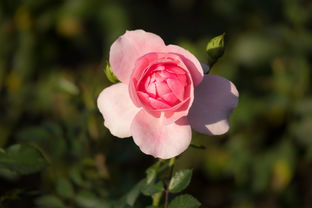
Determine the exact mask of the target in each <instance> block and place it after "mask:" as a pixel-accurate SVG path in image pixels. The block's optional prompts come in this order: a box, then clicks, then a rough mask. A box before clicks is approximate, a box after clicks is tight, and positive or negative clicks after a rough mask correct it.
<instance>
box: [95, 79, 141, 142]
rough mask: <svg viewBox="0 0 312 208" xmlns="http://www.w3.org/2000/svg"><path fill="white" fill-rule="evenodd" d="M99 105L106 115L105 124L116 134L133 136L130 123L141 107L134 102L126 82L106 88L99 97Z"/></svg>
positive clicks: (104, 115)
mask: <svg viewBox="0 0 312 208" xmlns="http://www.w3.org/2000/svg"><path fill="white" fill-rule="evenodd" d="M97 105H98V108H99V110H100V112H101V113H102V115H103V117H104V125H105V126H106V127H107V128H108V129H109V130H110V132H111V133H112V134H113V135H114V136H117V137H120V138H125V137H129V136H131V132H130V125H131V122H132V120H133V118H134V116H135V115H136V114H137V112H138V111H139V110H140V109H139V108H137V107H136V106H135V105H134V104H133V103H132V101H131V99H130V97H129V92H128V86H127V85H126V84H123V83H118V84H114V85H112V86H110V87H107V88H105V89H104V90H103V91H102V92H101V94H100V95H99V97H98V99H97Z"/></svg>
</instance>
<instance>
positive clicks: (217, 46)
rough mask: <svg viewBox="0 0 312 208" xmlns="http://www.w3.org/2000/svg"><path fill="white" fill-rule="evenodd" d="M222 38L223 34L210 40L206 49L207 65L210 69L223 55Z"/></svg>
mask: <svg viewBox="0 0 312 208" xmlns="http://www.w3.org/2000/svg"><path fill="white" fill-rule="evenodd" d="M224 36H225V33H223V34H222V35H219V36H217V37H214V38H212V39H211V40H210V41H209V42H208V44H207V47H206V52H207V54H208V64H209V67H210V68H211V67H212V66H213V65H214V64H215V63H216V62H217V60H218V59H219V58H220V57H221V56H222V55H223V53H224Z"/></svg>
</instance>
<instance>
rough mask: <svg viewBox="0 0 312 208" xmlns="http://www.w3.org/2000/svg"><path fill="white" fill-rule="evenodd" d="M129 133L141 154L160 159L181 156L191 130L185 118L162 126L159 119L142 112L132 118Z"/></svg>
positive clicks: (189, 138)
mask: <svg viewBox="0 0 312 208" xmlns="http://www.w3.org/2000/svg"><path fill="white" fill-rule="evenodd" d="M131 132H132V136H133V140H134V142H135V143H136V144H137V145H138V146H139V147H140V149H141V151H142V152H144V153H145V154H148V155H153V156H154V157H157V158H162V159H168V158H172V157H175V156H177V155H179V154H181V153H182V152H183V151H185V150H186V149H187V147H188V146H189V144H190V142H191V138H192V130H191V127H190V125H189V123H188V121H187V119H186V117H183V118H181V119H179V120H178V121H176V122H175V123H172V124H169V125H164V124H163V121H162V119H161V118H155V117H153V116H152V115H150V114H149V113H147V112H145V111H144V110H141V111H140V112H139V113H138V114H137V115H136V117H135V118H134V120H133V123H132V125H131Z"/></svg>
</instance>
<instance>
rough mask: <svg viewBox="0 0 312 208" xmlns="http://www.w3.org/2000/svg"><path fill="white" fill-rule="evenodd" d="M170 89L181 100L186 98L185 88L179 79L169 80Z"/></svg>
mask: <svg viewBox="0 0 312 208" xmlns="http://www.w3.org/2000/svg"><path fill="white" fill-rule="evenodd" d="M167 84H168V87H169V88H170V89H171V90H172V93H173V94H174V95H175V96H176V97H177V98H178V99H179V100H181V101H182V100H183V98H184V86H183V84H182V83H181V82H180V80H178V79H167Z"/></svg>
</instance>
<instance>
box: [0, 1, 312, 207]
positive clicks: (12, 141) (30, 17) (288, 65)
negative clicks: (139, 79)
mask: <svg viewBox="0 0 312 208" xmlns="http://www.w3.org/2000/svg"><path fill="white" fill-rule="evenodd" d="M311 28H312V2H311V1H310V0H274V1H272V0H248V1H247V0H231V1H227V0H210V1H208V0H206V1H205V0H168V1H164V0H137V1H134V0H132V1H131V0H66V1H65V0H1V1H0V148H2V150H1V149H0V150H1V151H2V152H3V150H4V149H7V148H9V147H11V146H12V145H16V144H21V145H25V144H27V145H32V146H34V147H36V148H37V149H38V150H40V152H41V154H42V155H43V156H44V158H46V160H47V161H48V165H47V166H46V167H45V168H43V169H40V171H37V172H34V173H30V174H23V173H18V172H17V173H16V172H15V173H14V172H12V171H11V172H10V170H6V169H5V167H1V165H0V207H10V208H11V207H23V208H28V207H43V208H59V207H60V208H62V207H70V208H76V207H78V208H80V207H81V208H91V207H92V208H93V207H94V208H97V207H101V208H102V207H104V208H105V207H109V203H110V202H111V201H113V200H115V199H118V198H120V197H121V196H122V195H123V194H125V193H126V192H127V191H129V189H130V188H131V187H132V186H133V185H134V184H135V183H136V182H137V181H139V180H140V179H141V178H142V177H143V176H144V170H145V169H146V168H147V167H149V166H150V165H151V164H153V163H154V162H155V159H154V158H152V157H150V156H147V155H144V154H143V153H141V152H140V151H139V149H138V147H137V146H136V145H134V143H133V141H132V139H131V138H129V139H117V138H114V137H113V136H112V135H111V134H110V133H109V131H108V130H107V129H106V128H104V126H103V119H102V117H101V115H100V113H99V112H98V110H97V108H96V98H97V95H98V94H99V93H100V91H101V90H102V89H104V88H105V87H107V86H109V85H110V83H109V81H108V80H107V79H106V77H105V75H104V65H105V61H106V60H107V59H108V52H109V47H110V45H111V44H112V42H113V41H114V40H115V39H116V38H117V37H118V36H119V35H121V34H123V33H124V32H125V30H132V29H144V30H146V31H150V32H153V33H156V34H158V35H160V36H161V37H162V38H163V39H164V40H165V42H166V43H168V44H169V43H171V44H178V45H181V46H182V47H185V48H187V49H188V50H190V51H191V52H193V53H194V54H195V55H196V56H197V57H198V59H199V60H200V61H202V62H203V63H205V62H206V58H207V57H206V53H205V46H206V44H207V41H208V40H209V39H210V38H212V37H214V36H217V35H220V34H222V33H223V32H226V34H227V41H226V52H225V55H224V56H223V57H222V58H221V60H219V62H218V63H217V64H216V65H215V66H214V68H213V71H212V73H213V74H218V75H221V76H224V77H226V78H227V79H229V80H231V81H232V82H233V83H235V85H236V86H237V88H238V90H239V92H240V100H239V105H238V107H237V108H236V109H235V111H234V113H233V115H232V117H231V125H232V127H231V129H230V131H229V132H228V133H227V134H226V135H223V136H217V137H210V136H205V135H200V134H198V133H195V132H194V136H193V142H194V143H197V144H201V145H205V146H206V149H205V150H199V149H191V148H190V149H189V150H187V151H186V152H185V153H183V155H182V156H181V157H180V158H179V159H178V161H177V166H176V169H177V170H178V169H181V168H186V167H187V168H193V169H194V176H193V180H192V182H191V185H190V186H189V188H188V189H187V190H186V192H188V193H191V194H192V195H194V196H195V197H197V198H198V199H199V200H200V201H201V202H202V203H203V207H208V208H278V207H282V208H288V207H289V208H293V207H294V208H298V207H303V208H309V207H312V94H311V89H312V85H311V79H312V75H311V66H312V65H311V64H312V63H311V60H312V30H311ZM17 159H20V158H17ZM26 172H27V171H26ZM148 203H149V199H148V198H145V197H143V196H141V197H140V200H139V202H138V203H137V204H136V207H144V206H145V205H146V204H148Z"/></svg>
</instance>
